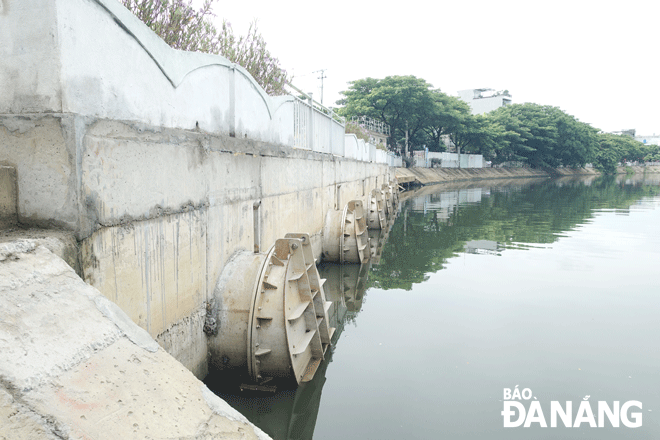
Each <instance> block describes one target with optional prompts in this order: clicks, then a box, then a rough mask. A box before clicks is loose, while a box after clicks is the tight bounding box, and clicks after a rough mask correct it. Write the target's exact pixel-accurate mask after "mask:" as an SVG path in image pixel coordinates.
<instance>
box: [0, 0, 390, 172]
mask: <svg viewBox="0 0 660 440" xmlns="http://www.w3.org/2000/svg"><path fill="white" fill-rule="evenodd" d="M4 3H6V2H4ZM14 3H16V4H19V3H20V4H21V7H10V8H5V9H4V10H2V4H3V0H0V10H2V11H3V12H2V13H0V29H2V32H0V48H3V49H4V48H9V49H8V50H9V52H8V54H10V55H11V56H5V55H6V54H5V53H4V52H3V56H2V57H0V66H1V69H0V70H2V71H8V72H28V73H29V74H25V75H10V77H7V78H6V79H7V80H6V81H4V79H5V78H3V79H2V80H0V114H7V113H9V114H13V113H17V114H19V113H67V114H68V113H70V114H77V115H80V116H83V117H94V118H96V119H107V120H118V121H131V122H134V123H140V124H146V125H149V126H153V127H162V128H172V129H184V130H191V129H194V130H200V131H203V132H205V133H209V134H212V135H228V136H231V137H235V138H237V139H252V140H256V141H261V142H266V143H270V144H274V145H283V146H288V147H291V148H300V149H306V150H312V151H317V152H320V153H325V154H332V155H335V156H340V157H344V156H346V157H356V156H359V157H360V159H359V160H365V161H378V162H382V163H387V162H388V158H387V155H383V154H377V153H376V152H375V151H372V149H371V147H368V146H361V147H360V151H359V152H358V151H357V150H358V148H357V147H356V148H355V151H353V152H352V156H351V155H347V154H346V151H345V150H346V147H345V136H344V134H345V130H344V126H345V121H344V119H343V118H341V117H340V116H338V115H337V114H335V113H334V112H333V111H332V110H330V109H328V108H326V107H324V106H322V105H321V104H319V103H317V102H315V101H314V100H313V99H312V97H311V96H307V95H306V94H304V93H303V92H301V91H299V90H295V89H294V88H292V90H295V91H292V93H291V94H290V95H283V96H269V95H268V94H267V93H266V92H265V91H264V90H263V88H262V87H261V86H260V85H259V84H258V83H257V82H256V81H255V80H254V78H253V77H252V76H251V75H250V74H249V72H248V71H247V70H245V69H244V68H243V67H241V66H239V65H236V64H234V63H232V62H230V61H229V60H228V59H226V58H224V57H222V56H219V55H211V54H205V53H199V52H185V51H179V50H174V49H172V48H171V47H169V46H168V45H167V44H166V43H165V42H164V41H163V40H162V39H160V38H159V37H158V36H157V35H156V34H155V33H153V32H152V31H151V30H150V29H149V28H148V27H147V26H146V25H145V24H144V23H142V22H141V21H140V20H139V19H138V18H137V17H135V16H134V15H133V14H132V13H131V12H130V11H128V10H127V9H126V8H125V7H124V6H122V5H121V3H120V2H117V1H116V0H92V1H89V0H20V1H18V0H16V1H14ZM44 5H49V6H48V8H45V6H44ZM55 5H56V6H55ZM42 9H43V11H42V12H43V14H42V16H41V17H40V21H39V23H40V27H41V28H43V29H49V31H48V32H41V33H39V32H35V28H34V27H33V26H25V25H24V23H26V20H28V19H29V17H30V14H31V13H32V12H33V11H41V10H42ZM60 17H67V19H66V20H61V19H60ZM91 35H101V36H102V37H103V38H102V39H103V44H101V45H99V44H98V41H96V39H95V38H90V37H89V36H91ZM17 41H20V42H22V43H21V45H20V48H19V47H18V46H16V44H15V42H17ZM12 48H13V49H12ZM0 52H2V50H0ZM80 60H84V62H79V61H80ZM53 66H55V68H53ZM0 76H2V74H0ZM82 79H85V81H87V82H86V83H85V84H88V83H89V84H95V85H96V86H95V87H91V88H89V87H87V88H84V87H83V88H84V89H85V93H79V91H80V90H81V89H80V87H81V82H80V81H82ZM35 90H38V91H39V94H38V96H37V95H34V96H33V97H32V98H34V99H24V95H23V94H22V93H23V92H25V93H30V92H29V91H35ZM21 91H22V92H21ZM26 91H28V92H26ZM19 92H21V93H19ZM35 93H36V92H35ZM35 97H36V98H35ZM37 98H38V99H37Z"/></svg>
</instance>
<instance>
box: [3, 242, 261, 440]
mask: <svg viewBox="0 0 660 440" xmlns="http://www.w3.org/2000/svg"><path fill="white" fill-rule="evenodd" d="M0 310H2V317H1V318H0V353H2V356H0V438H2V439H5V438H6V439H15V440H18V439H30V440H33V439H82V438H88V439H119V438H121V439H137V438H141V439H143V438H150V439H164V438H186V439H188V438H190V439H192V438H242V439H267V438H269V437H268V436H267V435H266V434H264V433H263V432H262V431H261V430H259V429H258V428H256V427H254V426H252V425H251V424H250V423H249V422H248V421H247V420H246V419H245V418H244V417H243V416H242V415H240V414H239V413H238V412H237V411H235V410H234V409H232V408H231V407H230V406H229V405H228V404H227V403H225V402H224V401H222V400H221V399H220V398H218V397H217V396H216V395H214V394H213V393H212V392H210V391H209V390H208V388H207V387H206V386H205V385H204V384H203V383H202V382H200V381H199V380H198V379H197V378H195V376H194V375H193V374H192V373H191V372H190V371H188V370H187V369H186V368H185V367H184V366H183V365H181V363H179V362H178V361H177V360H176V359H174V358H173V357H172V356H170V355H169V354H167V353H166V352H165V350H164V349H163V348H161V347H160V346H159V345H158V343H157V342H156V341H155V340H154V339H153V338H152V337H151V336H149V334H148V333H147V332H146V331H145V330H143V329H141V328H140V327H139V326H137V325H136V324H135V323H133V322H132V321H131V319H130V318H129V317H128V316H127V315H126V314H125V313H124V312H123V311H122V310H121V309H120V308H119V307H117V306H116V305H115V304H114V303H112V302H111V301H109V300H108V299H107V298H105V297H104V296H103V295H101V293H100V292H99V291H98V290H97V289H95V288H94V287H92V286H90V285H88V284H86V283H85V282H84V281H83V280H82V279H80V278H79V277H78V275H77V274H76V273H75V272H74V271H73V269H72V268H71V267H70V266H69V265H67V264H66V263H65V262H64V260H62V259H61V258H59V257H58V256H56V255H55V254H53V253H52V252H51V251H49V250H48V249H46V247H44V246H41V245H39V244H38V243H37V242H36V241H35V240H18V241H14V242H7V243H1V244H0Z"/></svg>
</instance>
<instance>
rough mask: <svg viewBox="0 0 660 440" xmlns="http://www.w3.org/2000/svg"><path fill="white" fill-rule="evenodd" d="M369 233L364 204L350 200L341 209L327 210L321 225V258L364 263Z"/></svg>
mask: <svg viewBox="0 0 660 440" xmlns="http://www.w3.org/2000/svg"><path fill="white" fill-rule="evenodd" d="M369 256H370V250H369V235H368V233H367V218H366V215H365V210H364V206H363V205H362V202H361V201H360V200H351V201H350V202H348V203H347V204H346V206H345V207H344V209H343V210H342V211H334V210H331V211H328V214H327V215H326V218H325V225H324V226H323V259H324V260H325V261H328V262H331V263H341V264H344V263H366V262H367V261H368V260H369Z"/></svg>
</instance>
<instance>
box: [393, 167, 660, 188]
mask: <svg viewBox="0 0 660 440" xmlns="http://www.w3.org/2000/svg"><path fill="white" fill-rule="evenodd" d="M629 169H630V170H632V172H633V173H635V174H642V173H660V167H658V166H649V167H619V168H618V173H619V174H626V172H627V170H629ZM395 174H396V178H397V180H399V182H400V183H402V182H417V183H418V184H421V185H430V184H434V183H443V182H455V181H461V180H481V179H510V178H525V177H553V176H555V177H556V176H587V175H600V172H599V171H598V170H596V169H595V168H577V169H574V168H557V169H554V170H553V171H552V173H549V172H547V171H544V170H537V169H532V168H460V169H459V168H397V169H396V173H395Z"/></svg>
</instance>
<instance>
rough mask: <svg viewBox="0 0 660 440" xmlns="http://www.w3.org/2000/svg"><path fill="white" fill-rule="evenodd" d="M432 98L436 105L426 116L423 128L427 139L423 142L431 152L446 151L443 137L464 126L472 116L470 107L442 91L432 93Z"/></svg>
mask: <svg viewBox="0 0 660 440" xmlns="http://www.w3.org/2000/svg"><path fill="white" fill-rule="evenodd" d="M431 98H432V99H433V102H434V105H433V107H432V108H431V111H429V112H428V113H427V114H426V123H425V124H424V126H423V128H422V131H423V134H424V135H425V138H423V139H422V142H423V143H424V144H426V145H427V146H428V147H429V150H430V151H445V150H446V147H445V144H444V142H443V141H442V137H443V136H445V135H449V134H450V133H451V132H452V130H456V129H457V128H459V127H461V126H462V124H463V123H464V121H465V119H466V118H468V117H469V116H470V115H471V112H470V107H469V106H468V105H467V103H466V102H464V101H461V100H460V99H458V98H457V97H454V96H449V95H447V94H445V93H442V92H441V91H440V90H434V91H432V93H431Z"/></svg>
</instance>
